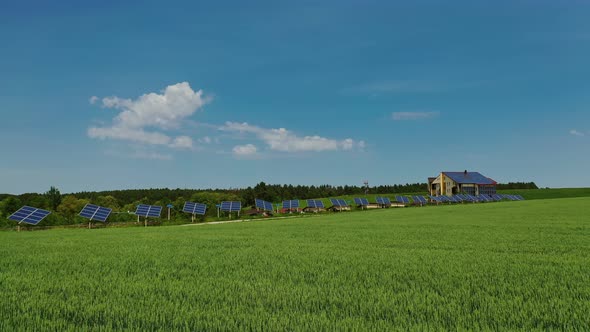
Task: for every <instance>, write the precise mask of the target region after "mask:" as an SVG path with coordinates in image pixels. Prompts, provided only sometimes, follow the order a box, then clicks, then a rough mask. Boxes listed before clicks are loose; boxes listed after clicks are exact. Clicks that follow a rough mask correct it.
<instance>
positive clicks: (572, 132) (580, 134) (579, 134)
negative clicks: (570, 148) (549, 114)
mask: <svg viewBox="0 0 590 332" xmlns="http://www.w3.org/2000/svg"><path fill="white" fill-rule="evenodd" d="M570 134H571V135H574V136H579V137H582V136H586V134H584V133H582V132H579V131H577V130H575V129H572V130H570Z"/></svg>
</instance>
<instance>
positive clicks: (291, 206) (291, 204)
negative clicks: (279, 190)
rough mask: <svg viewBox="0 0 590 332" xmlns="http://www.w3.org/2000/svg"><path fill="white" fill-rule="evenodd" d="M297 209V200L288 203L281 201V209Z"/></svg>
mask: <svg viewBox="0 0 590 332" xmlns="http://www.w3.org/2000/svg"><path fill="white" fill-rule="evenodd" d="M298 208H299V200H296V199H294V200H290V201H283V209H289V210H290V209H298Z"/></svg>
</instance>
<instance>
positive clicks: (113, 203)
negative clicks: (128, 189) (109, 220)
mask: <svg viewBox="0 0 590 332" xmlns="http://www.w3.org/2000/svg"><path fill="white" fill-rule="evenodd" d="M94 202H95V203H96V205H100V206H104V207H107V208H111V209H113V210H118V209H119V208H120V205H119V201H118V200H117V199H116V198H115V197H114V196H111V195H107V196H98V197H97V198H96V199H95V200H94Z"/></svg>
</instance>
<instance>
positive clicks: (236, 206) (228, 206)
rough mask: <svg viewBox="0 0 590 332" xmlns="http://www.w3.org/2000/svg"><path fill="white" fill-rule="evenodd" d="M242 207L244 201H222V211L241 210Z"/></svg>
mask: <svg viewBox="0 0 590 332" xmlns="http://www.w3.org/2000/svg"><path fill="white" fill-rule="evenodd" d="M241 209H242V202H238V201H226V202H221V211H224V212H239V211H240V210H241Z"/></svg>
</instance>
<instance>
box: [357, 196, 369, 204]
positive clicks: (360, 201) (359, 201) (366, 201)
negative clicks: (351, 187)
mask: <svg viewBox="0 0 590 332" xmlns="http://www.w3.org/2000/svg"><path fill="white" fill-rule="evenodd" d="M354 203H355V204H356V205H363V206H366V205H369V200H368V199H366V198H362V197H356V198H355V199H354Z"/></svg>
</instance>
